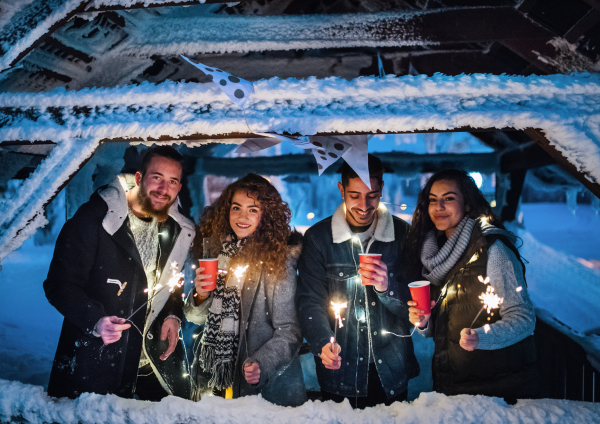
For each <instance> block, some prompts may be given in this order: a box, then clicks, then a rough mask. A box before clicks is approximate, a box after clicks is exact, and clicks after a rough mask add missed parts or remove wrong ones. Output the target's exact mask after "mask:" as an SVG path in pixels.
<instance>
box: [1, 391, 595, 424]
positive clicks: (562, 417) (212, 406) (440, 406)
mask: <svg viewBox="0 0 600 424" xmlns="http://www.w3.org/2000/svg"><path fill="white" fill-rule="evenodd" d="M16 417H22V418H23V419H24V420H25V421H27V422H29V423H32V424H33V423H47V422H57V423H64V424H68V423H73V424H78V423H80V422H93V423H97V424H100V423H110V424H120V423H136V424H143V423H161V424H168V423H181V422H203V423H243V424H252V423H257V424H262V423H265V422H277V423H298V424H300V423H314V422H320V423H323V424H326V423H348V424H350V423H357V424H359V423H360V424H363V423H365V422H367V423H378V422H379V423H384V422H402V423H407V424H410V423H457V422H459V423H465V424H466V423H481V422H485V423H486V424H493V423H523V422H526V423H557V422H571V423H575V422H579V423H594V422H600V418H599V417H600V404H593V403H588V402H575V401H566V400H555V399H543V400H520V401H518V403H517V404H516V405H514V406H509V405H507V404H506V403H505V402H504V401H503V400H501V399H498V398H488V397H484V396H468V395H460V396H454V397H448V396H445V395H442V394H438V393H422V394H421V396H420V397H419V398H418V399H416V400H415V401H414V402H411V403H408V402H396V403H394V404H393V405H391V406H388V407H386V406H378V407H375V408H368V409H366V410H364V411H361V410H353V409H352V408H351V407H350V404H349V403H348V401H345V402H344V403H341V404H336V403H334V402H332V401H329V402H320V401H314V402H313V401H309V402H307V403H306V404H304V405H302V406H300V407H297V408H285V407H280V406H276V405H272V404H270V403H269V402H267V401H265V400H263V399H262V398H261V397H260V396H249V397H244V398H240V399H236V400H226V399H222V398H218V397H212V396H210V397H204V398H203V399H202V400H201V401H200V402H197V403H196V402H192V401H189V400H184V399H181V398H177V397H173V396H169V397H167V398H165V399H163V400H162V401H161V402H158V403H151V402H143V401H136V400H130V399H122V398H119V397H117V396H114V395H108V396H101V395H96V394H88V393H86V394H83V395H81V396H80V397H79V398H78V399H75V400H69V399H60V400H56V399H54V398H49V397H48V396H47V395H46V394H45V393H44V392H43V389H42V388H41V387H37V386H31V385H27V384H23V383H19V382H13V381H6V380H0V419H1V420H2V421H4V420H11V419H13V420H14V419H15V418H16Z"/></svg>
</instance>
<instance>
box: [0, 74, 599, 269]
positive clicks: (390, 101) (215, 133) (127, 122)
mask: <svg viewBox="0 0 600 424" xmlns="http://www.w3.org/2000/svg"><path fill="white" fill-rule="evenodd" d="M254 88H255V91H254V93H253V94H252V95H251V97H250V98H249V100H248V102H247V103H246V109H244V110H241V109H239V108H238V107H237V106H235V105H234V104H233V103H232V102H231V101H230V100H229V98H227V97H226V96H225V95H224V94H223V93H222V92H221V91H220V90H219V89H218V88H217V87H216V86H215V85H213V84H194V83H174V82H165V83H162V84H159V85H152V84H141V85H139V86H127V87H121V88H97V89H85V90H81V91H66V90H64V89H57V90H54V91H51V92H45V93H16V94H15V93H2V94H0V140H11V141H15V140H29V141H35V140H52V141H55V142H56V143H57V146H56V147H55V148H54V149H53V151H52V153H51V154H50V155H49V156H48V158H47V159H46V160H45V161H44V162H42V164H41V165H40V166H39V167H38V169H37V170H36V171H35V172H34V173H33V175H32V176H31V177H30V178H29V179H28V180H27V181H26V182H25V184H24V186H23V188H22V190H21V192H20V193H19V195H18V196H17V197H16V198H15V199H11V200H10V201H8V202H5V203H4V204H2V205H0V259H1V258H2V257H3V255H6V254H7V253H6V252H7V251H10V250H11V249H12V248H14V247H15V246H16V247H18V245H19V244H20V243H21V242H22V241H23V240H24V239H23V238H17V239H15V235H16V233H17V232H18V231H21V233H20V234H21V235H22V234H24V232H23V230H22V229H23V228H25V226H26V224H27V223H28V222H32V224H29V225H28V226H27V228H28V230H27V231H26V232H25V233H26V234H28V235H30V234H32V233H33V231H34V230H35V228H36V225H37V226H39V225H41V224H42V221H41V219H40V218H35V217H37V216H39V215H40V214H41V213H42V211H41V209H40V208H41V206H42V205H43V204H44V202H45V199H49V198H50V197H51V196H53V195H54V193H55V192H56V190H57V189H58V187H60V185H61V184H62V183H64V181H66V180H67V179H68V177H69V175H70V174H71V173H72V172H74V171H75V170H76V169H77V168H78V166H79V165H80V164H81V163H82V162H83V161H84V160H85V158H87V157H88V156H89V155H90V154H91V153H92V152H93V150H94V148H95V147H96V146H97V144H98V143H99V142H100V140H103V139H135V140H138V141H147V140H173V139H177V138H188V139H194V138H196V139H199V138H200V137H199V135H204V136H206V137H213V138H218V137H220V136H223V135H227V134H233V135H235V134H248V133H251V132H274V133H280V134H281V133H284V132H285V133H288V134H303V135H311V134H319V133H335V134H344V133H353V132H361V133H395V132H407V131H428V130H439V131H448V130H452V129H456V128H463V127H467V126H468V127H471V128H482V129H489V128H499V129H501V128H516V129H521V130H524V129H526V128H537V129H539V130H540V131H541V132H542V133H543V135H544V137H545V138H546V139H547V140H548V145H549V146H552V147H553V148H555V149H556V150H557V151H558V152H560V154H561V155H562V156H564V157H565V158H566V160H567V161H568V162H569V163H570V164H572V165H573V167H574V169H575V171H576V172H577V173H579V174H581V176H582V177H583V178H585V179H586V180H587V181H588V182H589V184H592V185H593V186H592V187H598V183H599V182H600V75H590V74H579V75H551V76H542V77H537V76H532V77H515V76H496V75H482V74H476V75H471V76H467V75H460V76H456V77H450V76H443V75H436V76H434V77H431V78H428V77H425V76H417V77H412V76H406V77H400V78H397V77H394V76H388V77H385V78H374V77H363V78H357V79H355V80H352V81H346V80H343V79H339V78H326V79H323V80H319V79H316V78H309V79H307V80H300V81H299V80H294V79H289V80H280V79H277V78H272V79H269V80H261V81H258V82H256V83H254ZM241 141H243V138H242V139H241V140H240V138H239V137H238V138H236V139H231V140H230V141H229V142H232V143H240V142H241ZM186 142H191V141H186ZM207 142H210V139H204V141H202V140H201V141H200V143H207ZM35 219H38V221H35ZM32 220H33V221H32ZM15 240H17V241H16V242H15Z"/></svg>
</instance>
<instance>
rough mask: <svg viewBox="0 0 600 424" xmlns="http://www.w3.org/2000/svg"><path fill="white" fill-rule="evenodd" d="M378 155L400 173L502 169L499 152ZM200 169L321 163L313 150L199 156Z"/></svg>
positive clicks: (272, 170)
mask: <svg viewBox="0 0 600 424" xmlns="http://www.w3.org/2000/svg"><path fill="white" fill-rule="evenodd" d="M377 157H378V158H379V159H381V161H382V162H383V165H384V167H385V168H386V170H387V171H388V172H389V173H392V174H396V175H414V174H416V173H425V172H436V171H439V170H442V169H445V168H456V167H460V168H463V169H468V170H469V171H477V172H482V173H486V174H491V173H493V172H497V171H498V169H499V166H498V155H497V154H496V153H470V154H449V153H440V154H425V155H418V154H414V153H404V152H388V153H377ZM340 165H341V162H339V163H336V164H334V165H332V166H330V167H329V168H327V170H325V173H327V174H333V173H335V172H337V170H338V168H339V166H340ZM196 169H199V170H202V172H203V173H205V174H213V175H218V176H223V177H239V176H242V175H245V174H247V173H249V172H256V173H260V174H263V175H302V174H314V175H317V174H318V170H317V163H316V161H315V158H314V157H313V155H312V154H298V155H281V156H254V157H238V158H215V157H203V158H198V162H197V164H196Z"/></svg>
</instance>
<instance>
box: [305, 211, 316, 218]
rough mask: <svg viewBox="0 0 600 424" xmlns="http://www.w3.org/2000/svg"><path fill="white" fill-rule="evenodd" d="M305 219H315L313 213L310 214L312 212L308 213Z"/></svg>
mask: <svg viewBox="0 0 600 424" xmlns="http://www.w3.org/2000/svg"><path fill="white" fill-rule="evenodd" d="M306 217H307V218H308V219H313V218H314V217H315V214H314V213H312V212H309V213H308V215H306Z"/></svg>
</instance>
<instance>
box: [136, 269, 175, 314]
mask: <svg viewBox="0 0 600 424" xmlns="http://www.w3.org/2000/svg"><path fill="white" fill-rule="evenodd" d="M178 268H179V265H178V264H177V262H171V278H169V281H167V285H165V286H161V285H160V284H156V285H155V286H154V287H153V288H152V289H145V290H144V293H150V292H152V293H153V294H152V295H151V296H150V297H149V298H148V300H147V301H145V302H144V303H143V304H142V305H141V306H140V307H139V308H137V309H136V310H135V311H134V312H133V313H132V314H131V315H129V317H127V318H126V320H127V321H129V320H130V319H131V317H132V316H134V315H135V314H137V313H138V311H139V310H140V309H142V308H143V307H144V306H146V305H147V304H148V302H150V301H151V300H152V299H154V297H156V295H157V294H159V293H160V292H161V291H163V290H164V289H166V288H167V287H168V288H169V292H171V293H173V291H174V290H175V289H176V288H177V287H181V286H182V285H183V272H179V271H177V269H178Z"/></svg>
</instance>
